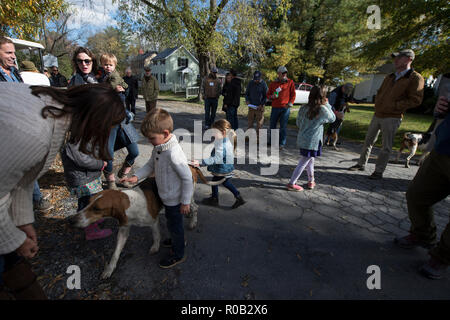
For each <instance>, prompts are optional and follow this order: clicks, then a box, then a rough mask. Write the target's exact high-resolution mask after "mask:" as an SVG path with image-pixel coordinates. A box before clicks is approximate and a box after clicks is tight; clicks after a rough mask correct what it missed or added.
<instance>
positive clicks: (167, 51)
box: [153, 46, 198, 63]
mask: <svg viewBox="0 0 450 320" xmlns="http://www.w3.org/2000/svg"><path fill="white" fill-rule="evenodd" d="M181 48H184V47H183V46H177V47H174V48H168V49H165V50H163V51H161V52H160V53H158V54H157V55H156V57H154V58H153V61H157V60H163V59H166V58H168V57H169V56H171V55H172V54H173V53H174V52H176V51H177V50H179V49H181ZM184 49H185V50H186V51H187V52H188V53H189V55H190V56H191V57H192V58H194V61H195V62H196V63H198V60H197V58H196V57H195V56H194V55H193V54H192V53H190V52H189V50H187V49H186V48H184Z"/></svg>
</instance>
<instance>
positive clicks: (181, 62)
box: [178, 58, 188, 67]
mask: <svg viewBox="0 0 450 320" xmlns="http://www.w3.org/2000/svg"><path fill="white" fill-rule="evenodd" d="M187 66H188V59H187V58H178V67H187Z"/></svg>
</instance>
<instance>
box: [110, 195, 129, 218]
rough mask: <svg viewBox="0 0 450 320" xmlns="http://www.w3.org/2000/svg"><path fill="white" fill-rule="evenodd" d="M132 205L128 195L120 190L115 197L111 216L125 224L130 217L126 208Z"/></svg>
mask: <svg viewBox="0 0 450 320" xmlns="http://www.w3.org/2000/svg"><path fill="white" fill-rule="evenodd" d="M129 207H130V200H129V199H128V196H127V195H126V194H125V193H123V192H121V191H118V192H117V194H116V195H115V197H114V201H113V206H112V212H111V216H112V217H114V218H116V219H117V220H118V221H119V225H120V226H124V225H126V224H127V223H128V217H127V214H126V210H127V209H128V208H129Z"/></svg>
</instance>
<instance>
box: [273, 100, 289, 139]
mask: <svg viewBox="0 0 450 320" xmlns="http://www.w3.org/2000/svg"><path fill="white" fill-rule="evenodd" d="M290 112H291V108H272V112H271V113H270V129H276V128H277V123H278V120H279V121H280V146H284V145H286V136H287V130H286V128H287V124H288V120H289V114H290ZM269 141H270V140H269ZM271 143H272V141H271Z"/></svg>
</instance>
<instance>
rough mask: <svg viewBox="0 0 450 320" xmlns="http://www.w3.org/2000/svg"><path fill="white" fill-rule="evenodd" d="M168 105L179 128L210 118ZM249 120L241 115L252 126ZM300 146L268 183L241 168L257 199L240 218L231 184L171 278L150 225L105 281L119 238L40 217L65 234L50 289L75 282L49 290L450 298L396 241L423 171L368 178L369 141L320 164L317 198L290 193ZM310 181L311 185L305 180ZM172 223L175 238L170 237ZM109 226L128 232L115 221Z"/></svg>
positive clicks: (444, 208)
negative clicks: (365, 155) (363, 156)
mask: <svg viewBox="0 0 450 320" xmlns="http://www.w3.org/2000/svg"><path fill="white" fill-rule="evenodd" d="M158 104H159V106H160V107H164V108H165V109H167V110H168V111H169V112H171V114H172V116H173V118H174V122H175V128H186V129H188V130H190V131H191V132H193V130H194V125H193V120H201V119H202V117H203V116H202V115H203V113H202V108H198V107H195V106H194V105H191V104H188V105H186V104H183V103H180V102H171V101H160V102H158ZM138 109H139V110H140V112H138V116H137V119H136V125H137V126H139V123H140V122H141V120H142V118H143V116H144V112H143V110H144V107H143V101H138ZM218 117H219V118H220V117H223V114H222V113H219V114H218ZM245 124H246V121H245V119H241V120H240V125H241V127H245V126H246V125H245ZM344 125H345V124H344ZM295 139H296V131H295V130H294V129H291V130H289V134H288V148H286V149H285V150H283V151H281V153H280V161H279V171H278V173H277V174H276V175H271V176H262V175H261V174H260V167H261V165H250V164H245V165H237V166H236V171H235V173H236V178H235V179H234V182H235V185H236V186H237V187H238V188H239V190H240V191H241V193H242V195H243V197H244V198H245V199H246V200H247V203H246V204H245V205H244V206H242V207H240V208H238V209H236V210H230V209H229V207H230V206H231V205H232V203H233V197H232V196H231V194H230V193H229V192H228V191H227V190H226V189H224V188H221V189H220V207H219V208H212V207H207V206H204V205H200V209H199V210H200V212H199V225H198V228H197V229H195V230H193V231H186V238H187V241H188V246H187V249H186V252H187V255H188V259H187V261H186V262H185V263H183V264H181V265H179V266H177V267H175V268H173V269H170V270H162V269H160V268H159V267H158V262H159V259H160V258H161V257H162V255H163V254H165V253H166V250H167V249H165V248H161V251H160V253H158V254H156V255H149V254H148V250H149V248H150V246H151V242H152V238H151V231H150V229H149V228H137V227H133V229H132V231H131V236H130V238H129V240H128V243H127V245H126V247H125V249H124V251H123V252H122V255H121V258H120V260H119V263H118V266H117V269H116V271H115V272H114V274H113V276H112V277H111V279H109V280H107V281H101V280H99V276H100V274H101V272H102V268H103V265H104V263H105V261H107V260H108V259H109V258H110V257H111V254H112V251H113V248H114V244H115V238H116V236H115V235H114V236H113V237H111V238H109V239H104V240H98V241H94V242H86V241H84V240H83V239H82V236H83V234H82V232H81V231H77V230H73V229H70V228H68V227H67V226H66V224H65V222H64V220H57V219H50V218H49V219H46V218H40V219H38V227H39V230H44V229H45V228H46V226H48V225H49V224H53V225H54V226H55V227H56V228H59V229H58V230H60V231H61V230H62V231H64V232H63V235H62V236H57V235H55V234H50V235H45V236H43V237H42V239H41V242H42V245H41V247H42V248H41V253H40V257H41V260H38V261H39V263H37V262H35V267H36V270H37V272H38V274H40V275H41V277H42V278H43V281H44V280H45V279H44V277H46V276H47V275H48V274H51V275H52V276H53V277H54V276H55V275H58V274H59V275H63V277H62V280H61V281H60V284H58V285H54V286H50V285H49V281H50V280H45V281H47V282H46V291H47V293H48V294H49V296H50V297H51V298H55V299H56V298H63V297H64V298H65V299H73V298H100V299H110V298H124V299H449V298H450V290H449V289H450V282H449V278H448V276H447V278H446V279H443V280H441V281H432V280H428V279H425V278H422V277H421V276H420V275H419V274H418V272H417V270H418V268H419V267H420V266H421V264H422V263H423V262H425V261H426V260H427V259H428V255H427V252H426V250H424V249H413V250H410V251H405V250H403V249H400V248H397V247H395V246H394V245H393V243H392V240H393V238H394V236H396V235H399V234H400V235H403V234H406V233H407V231H408V229H409V220H408V217H407V210H406V201H405V191H406V189H407V186H408V183H409V181H410V180H411V179H412V178H413V177H414V175H415V173H416V171H417V167H415V166H413V167H412V168H410V169H406V168H404V167H403V165H401V164H389V166H388V168H387V170H386V172H385V178H384V179H383V180H382V181H372V180H370V179H368V178H367V175H368V174H370V173H371V172H372V170H373V168H374V163H373V162H374V161H373V160H371V161H370V163H369V164H368V171H366V172H350V171H347V170H346V169H347V168H348V167H349V166H351V165H352V164H353V163H354V161H355V159H356V158H357V157H358V152H359V149H360V147H361V145H359V144H355V143H352V142H347V141H345V142H344V143H343V145H342V148H341V150H340V151H334V150H331V149H325V150H324V154H323V156H322V157H320V158H318V160H317V161H316V167H315V169H316V182H317V184H318V185H317V188H316V189H315V190H312V191H310V190H307V191H304V192H288V191H286V190H285V185H286V183H287V182H288V179H289V177H290V175H291V173H292V171H293V170H294V168H295V166H296V164H297V160H298V150H297V149H296V147H295ZM139 147H140V152H141V154H140V156H139V157H138V159H137V161H136V165H137V166H141V165H143V164H144V163H145V162H146V160H147V159H148V158H149V155H150V153H151V149H152V147H151V146H150V145H149V144H148V143H147V142H146V141H145V139H143V140H142V141H141V142H140V146H139ZM376 151H377V150H375V154H376ZM240 154H241V155H242V154H243V153H242V152H241V153H240ZM119 158H120V156H119ZM266 160H267V159H266ZM271 161H276V159H271ZM265 166H267V165H265ZM205 172H206V171H205ZM304 175H306V173H304ZM300 181H302V182H305V183H306V180H305V176H302V177H301V178H300ZM209 194H210V188H209V187H208V186H206V185H203V184H199V185H198V186H197V189H196V191H195V199H196V200H197V202H200V200H201V199H202V198H204V197H207V196H209ZM68 201H69V202H68V205H67V206H66V207H67V210H66V212H65V214H66V215H70V214H72V213H73V212H74V206H73V199H70V200H68ZM70 201H71V202H70ZM71 203H72V204H71ZM448 208H450V199H449V198H447V199H446V200H445V201H443V202H441V203H439V204H438V205H436V207H435V212H436V223H437V225H438V232H439V234H440V233H441V232H442V230H443V228H444V227H445V225H446V224H447V223H448V219H449V209H448ZM161 220H162V221H161V230H162V234H163V238H164V237H165V236H166V235H167V229H166V227H165V219H164V218H162V219H161ZM106 225H107V226H111V227H112V228H113V229H114V230H115V231H116V230H117V224H116V223H115V222H107V223H106ZM62 238H64V239H63V240H62ZM43 261H47V262H43ZM70 264H76V265H79V266H80V267H81V271H82V290H78V291H67V290H66V291H65V292H64V283H65V281H64V280H65V279H66V278H67V277H68V275H66V274H65V270H66V268H67V266H69V265H70ZM370 265H377V266H379V267H380V269H381V289H380V290H368V288H367V285H366V281H367V278H368V277H369V275H368V274H367V273H366V270H367V267H368V266H370Z"/></svg>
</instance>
